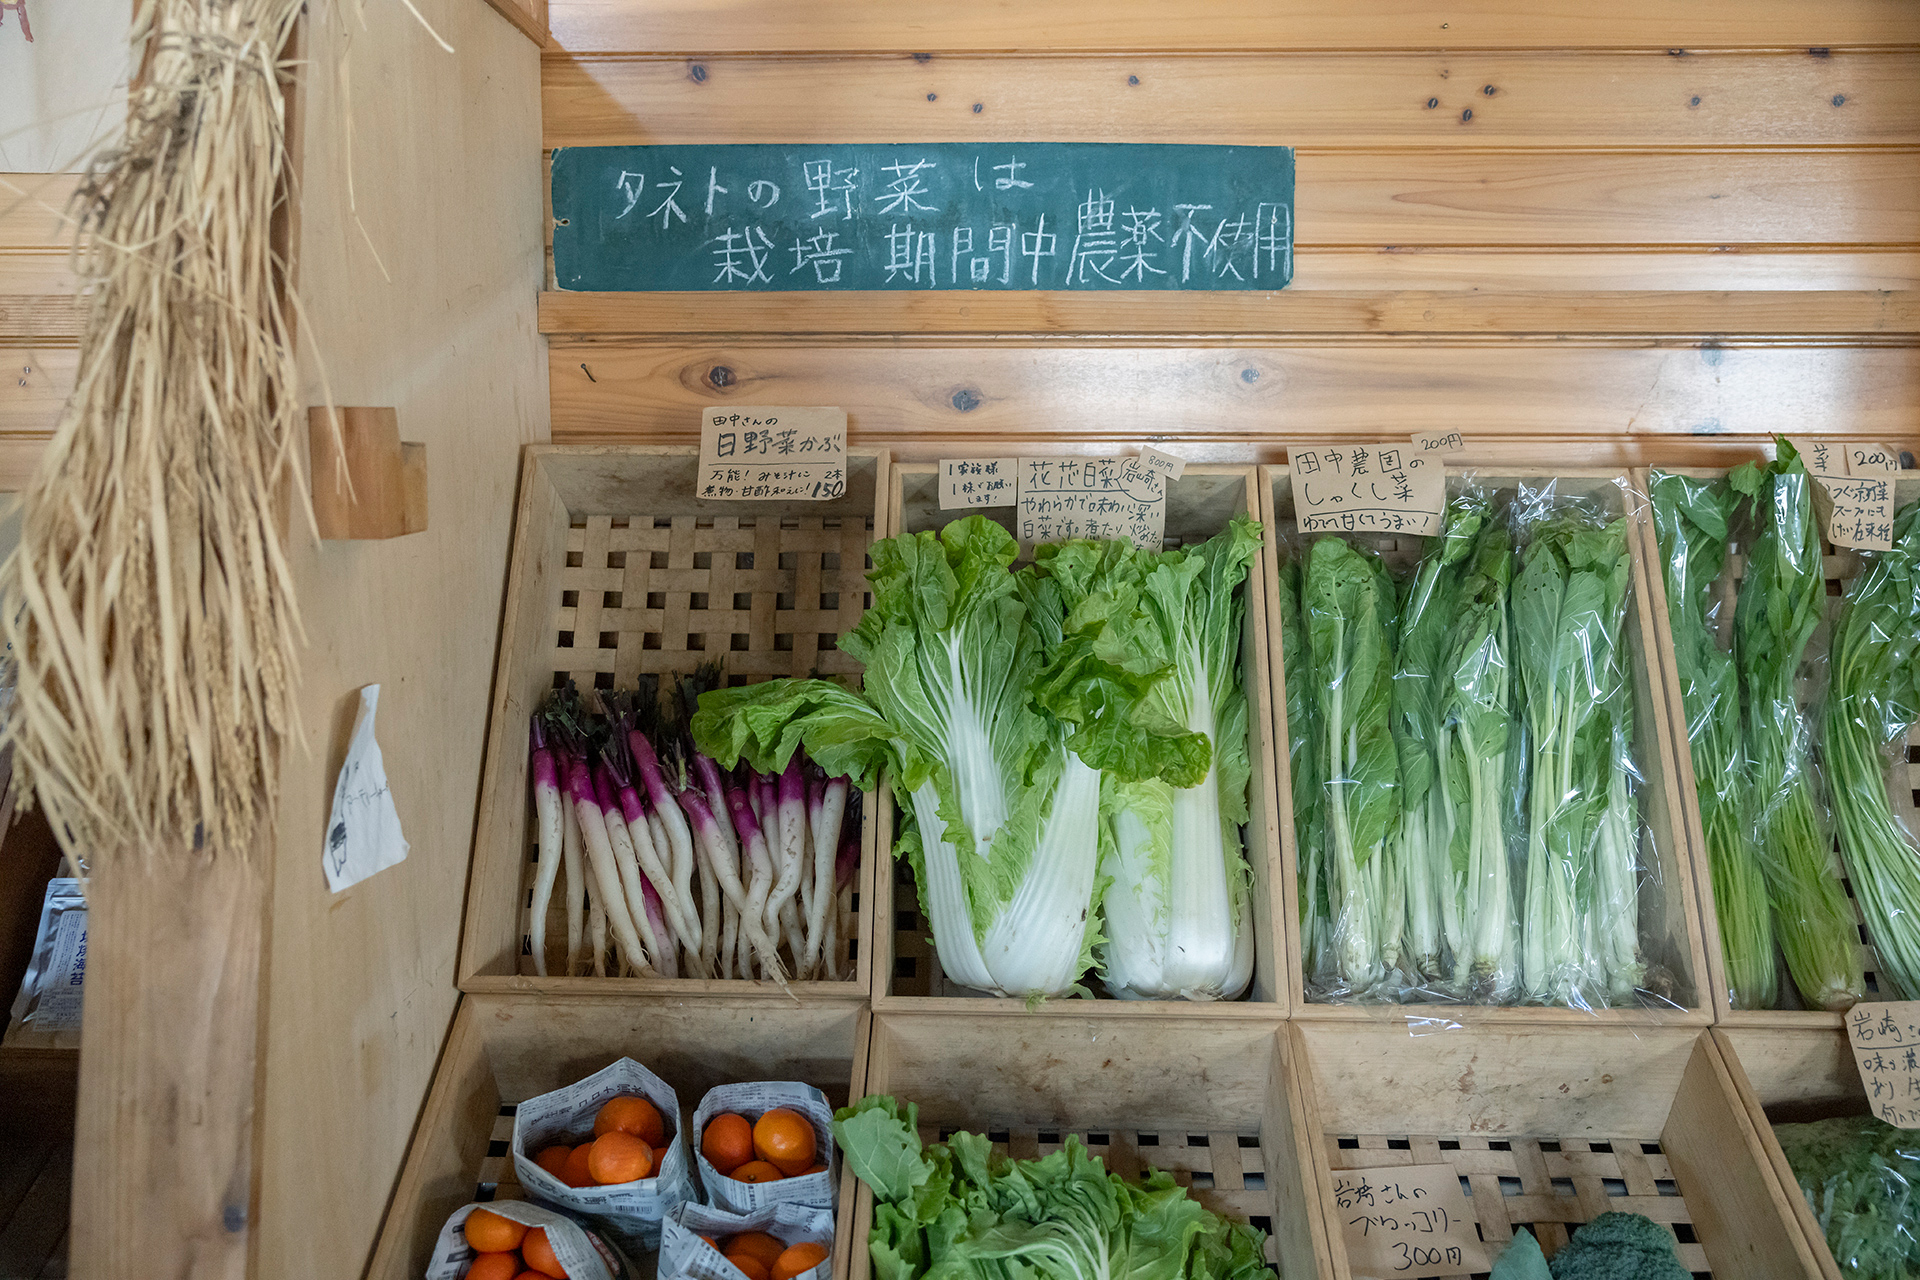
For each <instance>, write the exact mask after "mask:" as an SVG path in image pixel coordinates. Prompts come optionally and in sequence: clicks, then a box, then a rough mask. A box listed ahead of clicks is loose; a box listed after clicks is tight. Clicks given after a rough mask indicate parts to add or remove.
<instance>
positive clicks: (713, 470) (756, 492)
mask: <svg viewBox="0 0 1920 1280" xmlns="http://www.w3.org/2000/svg"><path fill="white" fill-rule="evenodd" d="M846 491H847V411H846V410H845V409H830V408H820V407H813V406H787V405H710V406H708V407H707V408H705V409H702V410H701V411H700V474H699V478H698V479H697V480H695V482H694V496H696V497H699V498H705V499H708V500H709V501H715V502H740V501H751V502H783V501H784V502H795V501H798V502H825V501H829V500H831V499H833V498H838V497H840V496H841V495H842V494H844V493H845V492H846Z"/></svg>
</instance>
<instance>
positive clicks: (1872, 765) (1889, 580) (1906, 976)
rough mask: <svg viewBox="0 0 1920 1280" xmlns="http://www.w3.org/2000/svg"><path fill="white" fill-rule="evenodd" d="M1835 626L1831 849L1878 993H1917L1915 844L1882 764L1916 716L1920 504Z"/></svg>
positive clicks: (1825, 727)
mask: <svg viewBox="0 0 1920 1280" xmlns="http://www.w3.org/2000/svg"><path fill="white" fill-rule="evenodd" d="M1863 559H1864V561H1865V563H1864V565H1863V567H1862V569H1861V571H1860V574H1859V576H1858V577H1856V578H1854V580H1853V581H1852V583H1850V584H1849V585H1848V587H1847V595H1846V601H1845V603H1844V604H1843V605H1842V612H1841V614H1840V617H1839V619H1838V620H1837V621H1836V622H1835V624H1834V639H1833V655H1832V659H1831V662H1830V664H1829V670H1830V671H1831V673H1832V689H1831V690H1830V691H1829V693H1828V695H1827V702H1826V710H1825V713H1824V715H1823V716H1822V720H1821V738H1820V746H1821V755H1822V758H1823V762H1824V763H1825V765H1826V770H1827V783H1828V787H1829V789H1830V790H1831V792H1832V794H1833V812H1834V818H1835V820H1836V821H1835V826H1836V828H1837V834H1838V836H1839V842H1840V852H1841V855H1842V856H1843V857H1845V858H1846V861H1847V869H1848V872H1849V874H1850V876H1851V879H1852V883H1853V892H1854V896H1855V898H1856V899H1857V900H1858V901H1859V903H1860V912H1861V915H1862V916H1864V917H1865V918H1866V922H1867V934H1868V936H1869V937H1871V938H1872V939H1873V944H1874V949H1875V951H1876V953H1877V954H1878V955H1879V957H1880V966H1879V969H1878V975H1879V982H1880V994H1881V996H1882V997H1883V998H1890V999H1896V1000H1911V999H1914V998H1916V997H1920V917H1917V916H1916V912H1920V847H1916V844H1915V840H1914V837H1915V834H1916V833H1914V832H1912V831H1909V830H1907V829H1906V827H1905V826H1904V825H1903V824H1902V823H1901V821H1900V819H1899V818H1897V817H1895V816H1894V812H1893V808H1892V806H1891V805H1890V804H1889V803H1888V798H1887V792H1888V779H1887V772H1888V767H1889V766H1890V765H1891V764H1892V763H1893V755H1894V753H1895V752H1896V751H1898V750H1899V749H1900V748H1902V747H1903V746H1904V745H1905V743H1906V737H1907V730H1908V727H1909V726H1910V725H1912V724H1913V723H1914V721H1916V720H1920V504H1914V505H1910V506H1908V507H1907V508H1906V510H1904V511H1902V512H1901V513H1900V517H1899V519H1898V520H1897V521H1895V523H1894V537H1893V548H1892V550H1890V551H1881V552H1865V553H1863Z"/></svg>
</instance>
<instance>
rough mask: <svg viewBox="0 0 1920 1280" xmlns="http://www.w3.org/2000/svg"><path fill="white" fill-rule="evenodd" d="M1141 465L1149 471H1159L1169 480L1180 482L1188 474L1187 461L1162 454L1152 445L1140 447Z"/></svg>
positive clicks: (1168, 454)
mask: <svg viewBox="0 0 1920 1280" xmlns="http://www.w3.org/2000/svg"><path fill="white" fill-rule="evenodd" d="M1140 465H1141V466H1143V467H1145V468H1146V469H1147V470H1149V471H1158V472H1159V473H1160V474H1161V475H1163V476H1165V477H1166V478H1167V479H1168V480H1178V479H1179V478H1180V477H1181V476H1183V475H1185V474H1187V460H1186V459H1185V458H1176V457H1174V456H1173V455H1172V454H1170V453H1162V452H1160V450H1158V449H1156V448H1154V447H1153V446H1152V445H1150V444H1144V445H1141V446H1140Z"/></svg>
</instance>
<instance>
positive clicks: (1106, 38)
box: [548, 0, 1920, 53]
mask: <svg viewBox="0 0 1920 1280" xmlns="http://www.w3.org/2000/svg"><path fill="white" fill-rule="evenodd" d="M548 24H549V26H550V28H551V30H552V33H553V34H552V42H553V43H554V44H555V45H557V46H559V47H560V48H563V49H570V50H574V51H586V50H594V51H615V52H621V51H627V50H653V51H663V52H673V53H683V52H711V53H792V52H799V51H811V50H822V51H844V52H854V51H863V52H865V51H887V52H891V51H899V52H962V51H981V52H987V53H1008V52H1025V51H1050V50H1061V49H1073V50H1128V51H1133V52H1151V51H1161V50H1181V51H1195V50H1198V51H1207V52H1212V51H1238V50H1248V49H1254V50H1266V49H1377V50H1398V49H1442V48H1446V49H1516V50H1553V49H1566V48H1572V49H1673V48H1682V49H1704V48H1723V49H1754V48H1762V49H1790V48H1796V47H1797V48H1802V49H1804V48H1807V47H1809V46H1821V47H1828V48H1854V47H1888V46H1900V45H1906V46H1912V45H1916V44H1920V8H1917V7H1915V6H1914V5H1912V4H1910V3H1908V2H1907V0H1826V2H1824V3H1818V4H1809V3H1806V2H1805V0H1707V2H1705V3H1701V2H1697V0H1696V2H1690V3H1685V4H1675V3H1673V2H1672V0H1622V2H1621V3H1615V4H1603V3H1596V2H1595V0H1467V2H1466V3H1452V2H1451V0H1375V2H1372V3H1366V4H1358V3H1350V4H1327V3H1325V0H1226V2H1224V3H1214V4H1206V5H1190V6H1186V5H1182V6H1173V5H1168V4H1167V3H1165V0H1102V3H1099V4H1089V3H1084V0H992V2H991V3H975V4H955V3H953V0H890V2H889V3H886V4H883V5H882V4H875V3H873V2H872V0H809V2H808V3H805V4H795V3H792V0H644V2H643V0H554V3H553V5H552V9H551V12H550V13H549V16H548Z"/></svg>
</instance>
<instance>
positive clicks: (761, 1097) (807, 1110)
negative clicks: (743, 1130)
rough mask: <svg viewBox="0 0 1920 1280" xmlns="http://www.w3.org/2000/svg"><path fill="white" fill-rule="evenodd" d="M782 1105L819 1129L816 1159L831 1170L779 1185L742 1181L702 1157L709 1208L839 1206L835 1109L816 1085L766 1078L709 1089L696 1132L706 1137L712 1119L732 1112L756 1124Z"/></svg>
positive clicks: (696, 1118)
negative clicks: (834, 1141)
mask: <svg viewBox="0 0 1920 1280" xmlns="http://www.w3.org/2000/svg"><path fill="white" fill-rule="evenodd" d="M776 1107H785V1108H787V1109H788V1110H789V1111H797V1112H799V1113H800V1114H801V1115H802V1116H805V1117H806V1119H807V1122H808V1123H809V1124H811V1125H812V1126H813V1138H814V1142H815V1144H816V1147H815V1150H816V1152H817V1154H816V1155H815V1157H814V1158H815V1159H816V1160H817V1161H818V1162H819V1163H821V1164H823V1165H825V1166H827V1167H826V1171H825V1172H824V1173H811V1174H806V1175H803V1176H801V1177H797V1178H782V1179H780V1181H778V1182H757V1183H755V1182H737V1181H735V1180H734V1179H732V1178H729V1177H727V1176H726V1175H725V1174H723V1173H721V1172H720V1171H719V1170H718V1169H715V1168H714V1167H713V1166H712V1165H711V1164H708V1163H707V1158H706V1157H705V1156H704V1155H700V1156H696V1159H697V1160H698V1162H699V1168H700V1185H701V1186H702V1187H704V1188H705V1189H706V1192H707V1203H708V1204H711V1205H714V1206H715V1207H717V1208H721V1209H725V1210H727V1211H728V1212H729V1213H753V1212H754V1211H756V1210H758V1209H765V1208H771V1207H772V1206H774V1205H776V1204H797V1205H805V1206H808V1207H811V1208H815V1209H828V1210H831V1209H832V1208H833V1195H834V1179H835V1177H836V1176H837V1175H838V1173H839V1161H838V1160H837V1159H836V1158H835V1152H834V1149H833V1108H832V1107H831V1106H829V1105H827V1095H826V1094H824V1093H822V1092H820V1091H819V1090H818V1089H816V1088H814V1087H813V1086H812V1085H810V1084H797V1083H794V1082H792V1081H784V1080H766V1081H761V1082H759V1083H756V1084H723V1085H720V1086H719V1087H718V1088H714V1089H709V1090H707V1096H706V1097H704V1098H702V1099H700V1107H699V1109H698V1110H696V1111H695V1112H694V1113H693V1131H694V1133H696V1134H703V1133H705V1132H706V1131H707V1121H709V1120H711V1119H713V1118H714V1117H715V1116H717V1115H723V1114H725V1113H726V1112H729V1111H731V1112H733V1113H735V1114H736V1115H740V1116H744V1117H745V1118H746V1120H747V1123H749V1124H752V1123H753V1122H754V1121H756V1120H758V1119H759V1118H760V1117H761V1116H762V1115H763V1114H765V1113H766V1112H769V1111H772V1110H773V1109H774V1108H776ZM699 1145H700V1144H699V1143H698V1141H696V1142H695V1143H694V1149H695V1151H696V1152H697V1151H698V1150H699Z"/></svg>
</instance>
